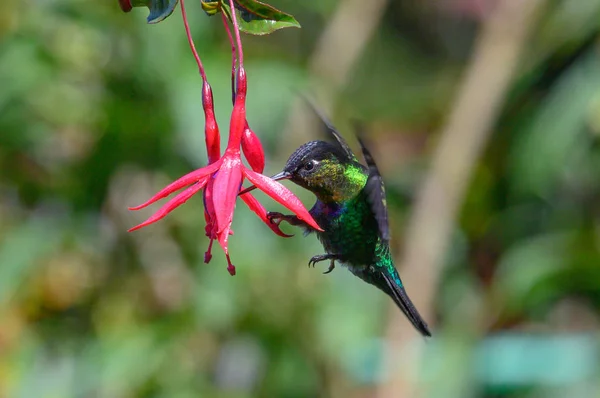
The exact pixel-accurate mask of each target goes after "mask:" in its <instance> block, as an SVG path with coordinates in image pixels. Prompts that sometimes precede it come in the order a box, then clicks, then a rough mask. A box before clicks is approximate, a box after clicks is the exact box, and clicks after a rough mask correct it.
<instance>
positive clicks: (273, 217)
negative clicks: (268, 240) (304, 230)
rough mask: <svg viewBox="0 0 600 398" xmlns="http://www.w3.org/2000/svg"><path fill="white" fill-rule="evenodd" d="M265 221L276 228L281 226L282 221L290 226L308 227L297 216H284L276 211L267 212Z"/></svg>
mask: <svg viewBox="0 0 600 398" xmlns="http://www.w3.org/2000/svg"><path fill="white" fill-rule="evenodd" d="M267 219H268V220H269V221H270V222H271V223H272V224H275V225H277V226H279V224H281V222H282V221H285V222H287V223H288V224H290V225H294V226H304V227H308V224H306V223H305V222H304V221H302V220H301V219H299V218H298V217H297V216H293V215H286V214H282V213H279V212H277V211H270V212H268V213H267Z"/></svg>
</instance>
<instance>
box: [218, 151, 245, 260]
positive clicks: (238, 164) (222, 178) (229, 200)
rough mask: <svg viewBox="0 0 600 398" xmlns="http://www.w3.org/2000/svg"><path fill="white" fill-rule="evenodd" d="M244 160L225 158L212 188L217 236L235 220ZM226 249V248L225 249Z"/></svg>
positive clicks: (236, 157)
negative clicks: (234, 215) (234, 212)
mask: <svg viewBox="0 0 600 398" xmlns="http://www.w3.org/2000/svg"><path fill="white" fill-rule="evenodd" d="M241 168H242V160H241V159H240V158H239V156H228V155H225V156H224V157H223V161H222V164H221V168H220V169H219V172H218V173H217V174H216V175H215V180H214V182H213V186H212V198H213V206H214V209H215V216H216V221H217V234H220V233H222V232H223V231H224V230H225V228H227V229H229V227H230V226H231V221H232V220H233V211H234V209H235V200H236V198H237V194H238V192H239V190H240V185H241V183H242V170H241ZM223 249H225V247H223Z"/></svg>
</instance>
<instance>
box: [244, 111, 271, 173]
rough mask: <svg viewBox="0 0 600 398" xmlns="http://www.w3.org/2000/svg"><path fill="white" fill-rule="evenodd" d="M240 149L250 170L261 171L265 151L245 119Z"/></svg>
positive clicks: (263, 166)
mask: <svg viewBox="0 0 600 398" xmlns="http://www.w3.org/2000/svg"><path fill="white" fill-rule="evenodd" d="M242 151H244V156H245V157H246V160H247V161H248V164H249V165H250V167H252V170H254V171H256V172H257V173H262V172H263V170H264V169H265V152H264V150H263V146H262V144H261V143H260V140H259V139H258V137H257V136H256V134H255V133H254V131H252V129H251V128H250V126H248V122H247V121H246V128H245V130H244V134H243V135H242Z"/></svg>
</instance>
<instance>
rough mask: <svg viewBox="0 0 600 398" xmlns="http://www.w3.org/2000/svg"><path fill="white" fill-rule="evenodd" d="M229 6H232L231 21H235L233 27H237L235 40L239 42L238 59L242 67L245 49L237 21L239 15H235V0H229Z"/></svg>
mask: <svg viewBox="0 0 600 398" xmlns="http://www.w3.org/2000/svg"><path fill="white" fill-rule="evenodd" d="M229 7H230V8H231V21H232V22H233V28H234V29H235V40H236V42H237V50H238V59H239V60H240V61H239V66H240V68H243V67H244V51H243V50H242V39H241V38H240V27H239V25H238V23H237V17H236V16H235V4H234V3H233V0H229Z"/></svg>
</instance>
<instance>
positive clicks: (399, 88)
mask: <svg viewBox="0 0 600 398" xmlns="http://www.w3.org/2000/svg"><path fill="white" fill-rule="evenodd" d="M271 3H272V4H273V5H275V6H277V7H279V8H281V9H282V10H284V11H287V12H290V13H291V14H293V15H294V16H295V17H296V18H297V19H298V20H299V21H300V23H301V24H302V25H303V29H301V30H298V29H286V30H283V31H279V32H276V33H274V34H272V35H270V36H265V37H249V36H244V37H243V40H244V44H245V54H246V62H247V65H246V67H247V71H248V77H249V100H248V101H249V103H248V114H249V116H248V118H249V122H250V124H251V125H252V127H253V128H254V130H255V131H256V132H257V133H258V135H259V136H260V138H261V139H262V142H263V144H264V146H265V149H266V151H267V169H266V173H267V174H270V173H275V172H277V171H279V170H280V169H281V167H282V165H283V164H284V162H285V159H286V158H287V156H288V155H289V154H290V153H291V151H292V150H293V149H294V148H295V146H296V145H298V144H300V143H302V142H303V141H306V140H308V139H317V138H322V137H323V136H322V135H321V132H320V130H319V129H318V128H310V129H309V128H301V127H302V126H301V124H302V123H301V121H302V120H306V119H307V118H311V117H312V116H311V115H310V113H307V112H306V110H304V111H303V110H302V107H301V106H300V104H299V103H298V100H297V93H298V92H299V91H309V92H313V93H315V92H316V94H317V97H319V98H320V99H321V101H322V104H323V106H324V108H325V109H326V110H327V112H328V113H330V114H331V116H332V118H333V120H335V121H336V124H338V125H339V126H340V129H341V130H342V132H343V133H344V134H345V135H346V137H348V139H349V141H350V144H351V146H353V147H354V148H356V142H355V141H353V138H352V130H351V129H350V128H349V126H350V123H349V122H350V121H351V120H352V119H360V120H362V121H364V123H365V125H366V129H367V132H368V137H369V140H370V142H371V146H372V150H373V152H374V153H375V156H376V158H377V160H378V163H379V166H380V169H381V171H382V174H383V175H384V178H385V181H386V183H387V193H388V203H389V206H390V218H391V227H392V231H393V249H394V252H395V253H397V256H398V266H399V268H400V273H401V274H402V275H404V279H405V283H406V285H407V289H408V292H409V294H410V295H411V297H413V298H414V301H415V302H416V304H417V306H418V307H419V308H420V310H421V312H422V313H423V314H424V316H425V317H426V318H427V320H428V322H429V323H430V324H431V326H432V329H433V333H434V338H433V339H430V340H428V341H426V342H425V341H424V340H423V339H422V338H420V337H419V336H418V335H417V333H416V332H414V331H413V330H412V329H411V327H410V325H409V323H408V322H407V321H406V320H405V319H404V318H403V317H402V315H401V314H400V312H399V311H398V310H397V309H395V308H393V305H392V303H391V300H389V299H388V298H387V297H385V296H384V295H383V294H381V293H380V292H378V291H377V290H375V289H374V288H372V287H370V286H368V285H365V284H363V283H362V282H361V281H359V280H358V279H356V278H354V277H353V276H352V275H351V274H350V273H349V272H347V271H345V270H343V269H342V268H340V267H338V268H336V270H335V271H334V272H333V273H332V274H330V275H328V276H323V275H321V271H322V270H320V269H319V268H317V269H314V270H313V269H308V268H307V266H306V264H307V261H308V259H309V258H310V257H311V256H312V255H314V254H317V253H320V252H321V250H322V249H321V248H320V246H319V244H318V242H317V241H316V239H314V237H310V238H306V239H304V238H303V237H302V236H301V234H300V233H297V235H296V236H295V237H294V238H291V239H282V238H279V237H277V236H275V235H274V234H272V233H271V232H270V231H269V230H268V229H267V228H266V227H265V226H264V225H263V224H261V222H260V221H259V220H258V219H257V218H256V217H255V216H254V215H253V214H252V213H251V212H250V211H248V209H247V208H246V207H245V206H243V205H240V206H238V208H237V210H236V214H235V219H234V224H233V229H234V231H235V235H234V236H233V237H232V238H231V239H230V250H231V255H232V258H233V261H234V263H235V264H236V266H237V269H238V274H237V276H235V277H231V276H229V274H228V273H227V271H226V263H225V259H224V257H223V255H222V252H221V251H220V250H218V249H216V250H215V251H214V257H213V260H212V262H211V263H210V264H204V263H203V255H204V251H205V250H206V246H207V243H208V242H207V239H206V237H205V236H204V218H203V212H202V202H201V198H200V197H195V198H193V199H192V200H190V201H189V202H188V203H187V204H186V205H185V206H182V207H181V208H179V209H177V210H176V211H175V212H174V213H172V214H171V215H170V216H169V217H167V218H166V219H164V220H163V221H161V222H160V223H157V224H155V225H153V226H151V227H148V228H145V229H143V230H140V231H138V232H135V233H127V232H126V231H127V229H128V228H130V227H131V226H133V225H136V224H138V223H139V222H141V221H143V220H144V219H145V218H146V217H147V216H148V215H150V213H151V212H152V211H153V210H154V209H155V208H156V207H153V208H151V209H148V210H143V211H139V212H130V211H128V210H127V207H128V206H132V205H135V204H139V203H141V202H142V201H144V200H145V199H146V198H148V197H149V195H151V194H153V193H154V192H156V191H157V190H158V189H160V188H161V187H162V186H163V185H165V184H166V183H168V182H169V181H171V180H173V179H175V178H177V177H179V176H181V175H183V174H185V173H187V172H189V171H190V170H192V169H194V168H197V167H200V166H202V165H204V164H205V162H206V153H205V149H204V139H203V114H202V108H201V97H200V88H201V80H200V77H199V76H198V73H197V68H196V65H195V63H194V61H193V58H192V57H191V54H190V52H189V48H188V44H187V42H186V40H185V35H184V30H183V25H182V22H181V17H180V14H179V12H178V11H176V12H175V13H174V14H173V15H172V16H171V17H170V18H168V19H167V20H165V21H163V22H161V23H159V24H157V25H152V26H150V25H147V24H145V17H146V16H147V11H146V10H145V9H143V8H136V9H134V11H133V12H131V13H129V14H125V13H122V12H121V10H120V9H119V6H118V2H117V1H116V0H114V1H105V2H98V1H96V2H88V1H83V0H46V1H19V0H3V1H2V2H1V3H0V397H10V398H17V397H18V398H34V397H35V398H37V397H48V398H50V397H52V398H55V397H61V398H62V397H65V398H68V397H99V398H100V397H102V398H105V397H106V398H120V397H157V398H158V397H161V398H162V397H165V398H166V397H169V398H187V397H232V398H233V397H236V398H237V397H240V398H241V397H286V398H287V397H290V398H292V397H294V398H295V397H298V398H300V397H336V398H337V397H356V398H362V397H380V398H391V397H394V398H395V397H444V398H453V397H456V398H468V397H531V398H534V397H535V398H537V397H593V396H600V359H599V358H600V357H599V356H600V347H599V343H600V335H599V330H600V318H599V315H598V309H599V308H600V223H599V220H600V140H599V134H600V57H599V56H600V36H599V30H600V1H599V0H579V1H574V0H546V1H543V0H528V1H526V0H520V1H515V0H499V1H492V0H444V1H434V0H426V1H425V0H391V1H385V0H372V1H356V0H340V1H337V0H321V1H301V2H300V1H292V0H273V1H272V2H271ZM504 3H506V4H504ZM523 4H527V6H523ZM187 8H188V13H189V14H190V20H191V24H192V30H193V34H194V37H195V38H196V44H197V47H198V50H199V52H200V54H201V56H202V58H203V60H204V63H205V66H206V69H207V73H208V77H209V81H210V82H211V84H212V86H213V91H214V93H215V101H216V108H217V109H216V110H217V119H218V120H219V122H220V125H221V129H222V131H224V132H226V131H227V126H228V116H229V113H230V111H231V103H230V98H231V97H230V91H229V65H230V52H229V44H228V42H227V39H226V36H225V34H224V31H223V29H222V25H221V22H220V19H219V18H218V17H217V18H208V17H207V16H206V15H204V13H203V12H202V10H201V8H200V4H199V2H191V1H188V3H187ZM499 10H500V11H499ZM502 10H504V11H502ZM506 10H508V12H505V11H506ZM511 13H512V14H511ZM524 13H527V14H531V15H528V16H526V17H524V16H523V15H524ZM498 26H500V28H498ZM515 32H516V33H515ZM511 48H512V49H513V50H514V51H513V52H512V53H511V50H510V49H511ZM507 49H509V50H507ZM507 51H508V53H507ZM513 53H514V54H517V55H516V56H514V57H513V56H511V54H513ZM486 62H487V63H486ZM474 64H476V65H483V66H484V67H479V68H478V67H473V65H474ZM474 75H477V76H474ZM498 75H502V76H505V78H504V79H500V80H502V81H500V83H498V81H497V80H498V79H496V76H498ZM470 79H472V80H470ZM469 81H470V82H477V84H474V83H473V84H474V86H473V85H472V87H475V90H471V91H469V90H465V89H464V87H465V86H468V83H467V82H469ZM469 93H471V94H473V93H475V94H476V95H475V96H473V95H471V94H469ZM488 103H489V104H491V105H489V107H488V109H491V110H490V111H489V112H482V111H481V109H486V105H485V104H488ZM494 103H495V104H496V105H494ZM459 108H460V109H459ZM465 110H466V111H465ZM302 112H304V113H302ZM294 115H296V116H294ZM301 115H304V116H301ZM465 115H467V117H466V118H465ZM461 118H462V119H461ZM453 120H454V121H455V123H453V122H452V121H453ZM457 120H458V121H457ZM460 120H462V122H460ZM461 123H462V124H461ZM452 126H454V127H452ZM457 126H458V128H457ZM461 126H466V127H465V128H461ZM456 131H458V134H456ZM453 134H456V137H458V138H456V137H455V136H454V135H453ZM474 142H475V143H477V145H474V146H472V144H473V143H474ZM449 144H451V145H450V147H449V146H448V145H449ZM442 146H443V147H444V148H446V149H441V147H442ZM448 148H450V149H449V150H448ZM463 150H464V151H467V152H468V153H466V154H465V153H463V152H462V151H463ZM444 151H446V152H444ZM444 153H450V154H451V155H454V157H451V156H450V157H444V156H443V154H444ZM447 159H456V161H457V162H462V161H465V159H467V160H466V162H467V166H466V167H463V168H462V169H461V170H463V172H460V170H459V171H458V172H457V173H458V174H456V175H454V174H452V172H450V173H448V175H449V176H450V177H451V178H454V177H456V178H458V180H459V181H454V180H450V182H448V181H446V182H445V183H446V184H449V185H451V186H452V187H455V186H458V187H463V188H460V189H459V191H460V192H458V194H456V195H455V201H456V214H455V215H454V214H453V212H452V211H449V213H450V215H449V216H448V217H445V218H444V217H441V218H439V219H436V218H435V217H434V218H433V220H430V221H431V222H430V223H429V224H427V225H425V226H423V225H416V223H417V222H418V221H419V220H420V218H419V217H418V216H417V215H416V214H415V213H416V211H415V209H416V208H417V207H418V202H419V201H420V200H425V199H423V197H424V196H427V194H426V193H424V191H426V189H424V188H423V186H424V185H426V183H425V182H426V181H428V180H435V178H436V175H435V173H436V170H437V171H439V170H450V171H452V170H454V166H455V165H454V164H453V161H452V160H447ZM465 170H466V171H465ZM453 176H454V177H453ZM438 177H439V176H438ZM442 177H444V176H442ZM442 185H443V184H442ZM292 188H293V190H294V191H295V192H297V193H298V194H299V195H300V196H301V198H302V199H303V200H304V201H305V203H306V204H307V206H310V205H311V204H312V200H313V199H312V197H311V195H308V194H306V193H305V192H301V191H300V190H299V189H297V188H296V187H292ZM259 198H260V199H261V200H262V201H263V203H264V204H265V205H266V206H267V208H269V209H270V210H280V207H279V206H278V205H276V204H275V203H274V202H273V201H271V200H269V199H268V198H266V197H264V195H263V196H260V195H259ZM433 198H434V199H436V198H437V199H438V202H435V201H434V202H433V203H434V204H435V203H438V205H433V206H430V207H429V208H428V209H426V210H429V211H431V213H432V214H436V210H437V206H439V207H440V208H443V206H444V205H445V203H447V202H446V197H445V196H444V191H443V190H442V191H440V192H439V194H437V195H433ZM430 199H431V195H430ZM450 201H451V200H450ZM417 213H418V212H417ZM415 220H416V221H415ZM447 221H449V223H448V222H447ZM437 222H440V223H445V224H444V225H437V224H436V223H437ZM284 228H285V229H286V230H287V231H289V232H291V231H293V228H288V227H284ZM414 229H416V230H419V231H425V232H427V233H424V235H425V238H427V236H430V235H429V232H431V236H438V235H436V234H437V233H438V232H439V231H442V233H441V234H439V236H441V237H442V238H443V239H442V241H443V242H442V243H441V244H440V245H438V246H437V247H438V248H441V249H440V250H441V255H440V256H439V259H435V258H434V259H429V260H427V255H428V254H429V253H428V252H427V250H426V249H425V253H424V254H425V258H426V261H423V262H422V263H421V264H414V263H411V262H410V261H408V260H407V261H406V262H405V261H403V260H405V257H404V253H406V252H407V251H408V250H411V249H414V250H417V251H418V250H421V249H420V247H417V246H418V245H417V246H415V245H412V244H410V245H409V244H408V243H407V242H409V243H410V242H414V240H413V239H416V240H417V242H418V241H419V239H423V236H421V237H419V236H417V237H416V238H415V237H414V236H413V234H415V232H414ZM428 231H429V232H428ZM297 232H298V231H297ZM417 235H418V234H417ZM421 235H423V234H421ZM411 236H413V237H412V238H411ZM407 245H409V246H410V247H406V246H407ZM415 247H416V249H415ZM424 247H427V246H424Z"/></svg>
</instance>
